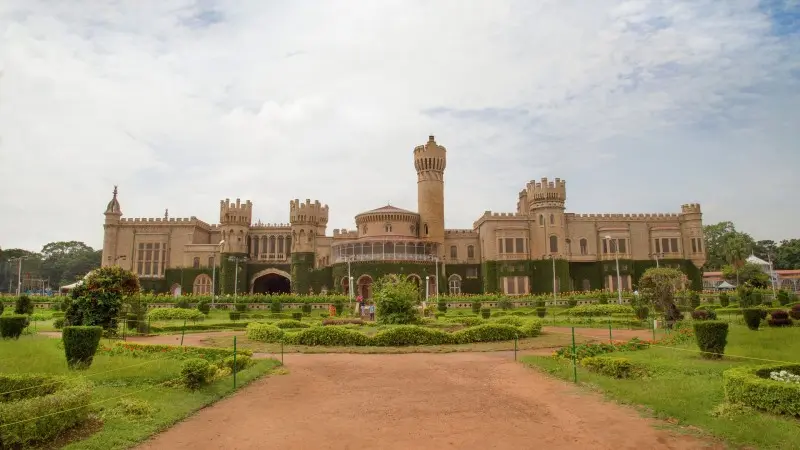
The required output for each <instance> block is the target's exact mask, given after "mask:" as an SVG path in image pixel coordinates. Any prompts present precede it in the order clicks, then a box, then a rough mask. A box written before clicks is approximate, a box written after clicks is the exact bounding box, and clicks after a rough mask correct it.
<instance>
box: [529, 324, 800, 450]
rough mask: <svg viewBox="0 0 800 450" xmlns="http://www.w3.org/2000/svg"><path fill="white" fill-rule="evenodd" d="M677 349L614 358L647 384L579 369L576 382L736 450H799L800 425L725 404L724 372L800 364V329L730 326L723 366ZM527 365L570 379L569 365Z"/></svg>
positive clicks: (532, 360) (532, 359)
mask: <svg viewBox="0 0 800 450" xmlns="http://www.w3.org/2000/svg"><path fill="white" fill-rule="evenodd" d="M675 347H676V348H679V349H681V350H677V349H670V348H657V347H651V348H650V349H648V350H641V351H634V352H625V353H615V354H614V355H613V356H623V357H626V358H629V359H630V360H632V361H634V362H639V363H642V364H644V365H646V366H647V368H648V369H649V370H650V372H651V374H650V376H649V377H648V378H646V379H644V380H620V379H614V378H610V377H606V376H603V375H598V374H595V373H591V372H588V371H587V370H585V369H583V368H582V367H580V366H578V380H579V382H580V383H581V384H583V385H585V386H588V387H590V388H596V389H599V390H601V391H603V392H605V393H606V394H607V395H608V396H609V397H610V398H612V399H615V400H617V401H620V402H622V403H628V404H633V405H641V406H644V407H645V408H644V409H645V410H646V411H648V412H650V413H652V414H653V415H654V416H656V417H658V418H662V419H670V421H673V422H674V420H675V419H677V421H678V422H679V423H680V424H681V425H692V426H695V427H699V428H700V429H702V430H704V431H706V432H708V433H710V434H712V435H715V436H717V437H719V438H722V439H724V440H726V441H728V442H729V443H731V444H734V445H737V446H743V445H744V446H756V447H758V448H764V449H788V448H800V420H798V419H796V418H788V417H780V416H774V415H770V414H765V413H761V412H756V411H752V410H746V409H745V410H741V409H738V410H737V409H736V408H732V407H730V406H727V405H725V395H724V391H723V386H722V372H723V371H724V370H725V369H728V368H730V367H734V366H738V365H760V364H765V362H763V361H755V360H745V359H742V358H734V357H733V356H734V355H735V356H747V357H751V358H761V359H769V360H779V361H789V362H800V327H793V328H783V329H780V328H766V329H762V330H760V331H750V330H748V329H747V328H745V327H743V326H738V325H732V326H731V330H730V333H729V335H728V346H727V348H726V349H725V354H726V355H729V356H728V357H726V358H725V359H723V360H722V361H709V360H703V359H701V358H700V357H699V355H698V353H696V352H694V351H687V350H696V349H697V346H696V345H695V344H694V343H690V344H685V345H677V346H675ZM523 362H524V363H526V364H529V365H531V366H534V367H537V368H540V369H542V370H544V371H545V372H547V373H549V374H551V375H554V376H556V377H559V378H563V379H565V380H570V381H571V380H572V379H573V378H572V377H573V369H572V363H571V362H570V361H565V360H558V359H555V358H551V357H537V356H529V357H524V358H523Z"/></svg>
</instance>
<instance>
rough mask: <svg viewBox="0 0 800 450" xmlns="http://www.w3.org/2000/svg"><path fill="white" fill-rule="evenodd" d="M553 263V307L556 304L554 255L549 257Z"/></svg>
mask: <svg viewBox="0 0 800 450" xmlns="http://www.w3.org/2000/svg"><path fill="white" fill-rule="evenodd" d="M549 256H550V259H551V260H552V261H553V306H555V304H556V255H549Z"/></svg>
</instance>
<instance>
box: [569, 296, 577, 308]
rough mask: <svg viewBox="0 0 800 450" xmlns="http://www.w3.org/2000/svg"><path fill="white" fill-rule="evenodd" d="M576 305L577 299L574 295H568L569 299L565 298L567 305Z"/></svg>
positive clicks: (571, 306) (572, 306)
mask: <svg viewBox="0 0 800 450" xmlns="http://www.w3.org/2000/svg"><path fill="white" fill-rule="evenodd" d="M576 306H578V300H576V299H575V297H570V298H569V300H567V307H568V308H574V307H576Z"/></svg>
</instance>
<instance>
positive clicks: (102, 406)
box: [0, 336, 280, 450]
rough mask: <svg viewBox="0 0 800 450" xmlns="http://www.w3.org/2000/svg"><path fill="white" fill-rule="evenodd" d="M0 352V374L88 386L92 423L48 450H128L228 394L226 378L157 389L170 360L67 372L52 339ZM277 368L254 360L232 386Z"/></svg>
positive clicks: (4, 346) (99, 364) (177, 364)
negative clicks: (81, 381) (84, 381)
mask: <svg viewBox="0 0 800 450" xmlns="http://www.w3.org/2000/svg"><path fill="white" fill-rule="evenodd" d="M0 354H1V355H3V357H2V358H0V372H6V373H47V374H61V375H74V376H86V377H88V378H89V379H90V380H92V382H93V383H94V389H93V390H92V403H93V406H92V417H93V420H90V421H89V423H87V424H86V425H85V426H84V427H81V428H78V429H75V430H73V431H72V432H70V433H69V434H68V436H65V437H64V438H63V439H62V441H60V442H57V443H48V445H47V447H48V448H49V447H51V446H52V445H55V446H57V447H62V446H65V448H67V449H97V450H100V449H121V448H128V447H131V446H132V445H135V444H136V443H138V442H141V441H143V440H145V439H147V438H148V437H149V436H151V435H152V434H154V433H157V432H159V431H162V430H164V429H166V428H168V427H169V426H171V425H172V424H174V423H176V422H177V421H179V420H181V419H183V418H185V417H186V416H188V415H190V414H191V413H193V412H195V411H197V410H198V409H200V408H202V407H204V406H206V405H209V404H211V403H213V402H215V401H217V400H219V399H221V398H223V397H224V396H226V395H228V394H230V393H232V392H233V391H234V388H233V380H232V377H225V378H222V379H220V380H218V381H215V382H213V383H211V384H210V385H208V386H206V387H204V388H203V389H200V390H197V391H189V390H186V389H184V388H179V387H166V386H163V384H164V383H165V382H167V381H169V380H173V379H175V378H177V377H178V376H179V374H180V370H181V361H178V360H174V359H163V360H157V359H144V358H131V357H125V356H106V355H98V356H96V357H95V360H94V363H93V364H92V366H91V367H90V368H89V369H88V370H86V371H82V372H74V371H70V370H69V369H68V368H67V366H66V361H65V358H64V350H63V347H62V344H61V341H60V340H58V339H52V338H45V337H39V336H23V337H22V338H20V339H19V340H18V341H2V340H0ZM143 363H144V364H143ZM279 364H280V363H279V362H278V361H276V360H272V359H265V360H256V361H255V364H254V365H253V366H251V367H249V368H247V369H245V370H243V371H241V372H239V373H238V374H237V385H238V386H237V387H241V386H244V385H245V384H247V383H249V382H251V381H253V380H255V379H257V378H259V377H261V376H262V375H264V374H266V373H269V372H270V371H271V370H272V369H274V368H276V367H277V366H278V365H279ZM126 394H130V395H126ZM121 396H122V397H121Z"/></svg>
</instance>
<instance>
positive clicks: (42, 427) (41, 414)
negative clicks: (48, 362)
mask: <svg viewBox="0 0 800 450" xmlns="http://www.w3.org/2000/svg"><path fill="white" fill-rule="evenodd" d="M10 391H11V392H10ZM14 391H16V392H14ZM0 392H3V393H4V395H0V424H2V425H0V448H8V449H12V448H34V447H38V445H36V444H37V443H48V442H52V441H53V440H54V439H55V438H56V437H57V436H59V435H61V434H63V433H64V432H65V431H66V430H68V429H70V428H72V427H74V426H75V425H77V424H79V423H81V422H83V421H84V420H86V418H87V416H88V414H89V406H88V405H89V403H90V402H91V398H92V385H91V382H89V381H88V380H86V379H85V378H83V377H54V376H48V375H31V374H0ZM62 411H63V412H62Z"/></svg>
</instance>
